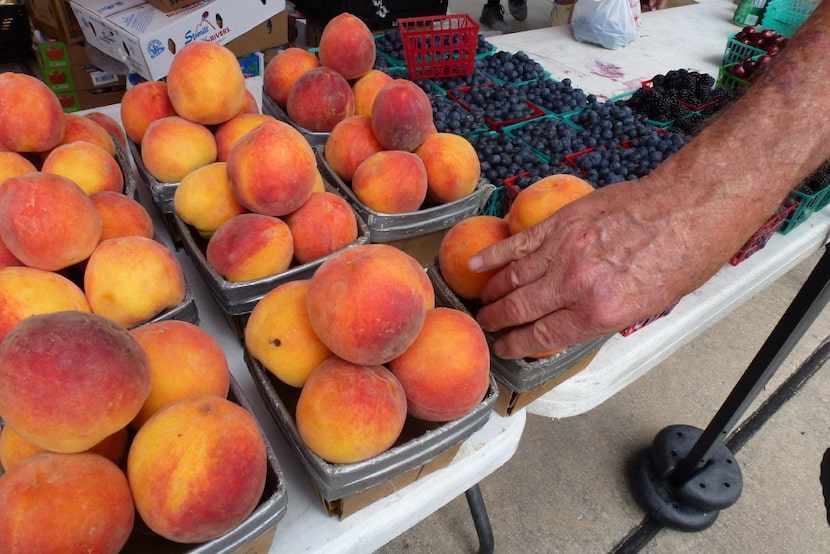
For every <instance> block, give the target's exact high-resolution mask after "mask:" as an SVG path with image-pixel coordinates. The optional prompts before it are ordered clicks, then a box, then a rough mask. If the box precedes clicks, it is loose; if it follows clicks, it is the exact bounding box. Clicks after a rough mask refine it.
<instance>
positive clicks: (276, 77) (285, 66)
mask: <svg viewBox="0 0 830 554" xmlns="http://www.w3.org/2000/svg"><path fill="white" fill-rule="evenodd" d="M315 67H320V60H318V59H317V56H315V55H314V54H313V53H312V52H309V51H308V50H306V49H305V48H300V47H299V46H291V47H289V48H286V49H284V50H280V51H279V52H278V53H277V55H276V56H274V57H273V58H272V59H271V61H269V62H268V64H267V65H266V66H265V72H264V73H263V75H262V88H263V91H264V92H265V94H267V95H268V96H270V97H271V98H272V99H273V100H274V101H275V102H276V103H277V104H279V105H280V106H282V107H285V103H286V102H287V101H288V91H289V90H290V89H291V86H292V85H293V84H294V82H295V81H296V80H297V79H298V78H299V77H300V75H302V74H303V73H305V72H306V71H310V70H312V69H314V68H315Z"/></svg>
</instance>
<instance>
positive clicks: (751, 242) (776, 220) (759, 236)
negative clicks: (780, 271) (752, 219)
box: [729, 200, 798, 266]
mask: <svg viewBox="0 0 830 554" xmlns="http://www.w3.org/2000/svg"><path fill="white" fill-rule="evenodd" d="M797 206H798V201H797V200H795V201H793V200H790V201H788V202H785V203H783V204H781V205H780V206H779V207H778V210H776V212H775V214H773V216H772V217H770V218H769V219H768V220H767V221H766V223H764V224H763V225H761V227H760V228H759V229H758V230H757V231H755V234H754V235H752V236H751V237H749V239H747V241H746V242H745V243H744V244H743V246H741V248H740V249H739V250H738V251H737V252H736V253H735V255H734V256H732V258H731V259H730V260H729V264H730V265H733V266H735V265H738V264H739V263H741V262H742V261H744V260H745V259H747V258H749V257H750V256H752V255H753V254H754V253H756V252H757V251H759V250H761V249H762V248H763V247H764V246H766V245H767V243H768V242H769V239H771V238H772V235H774V234H775V233H776V232H777V231H778V229H780V228H781V226H782V225H783V224H784V221H786V219H787V218H788V217H789V216H790V214H792V213H793V212H794V211H795V209H796V207H797Z"/></svg>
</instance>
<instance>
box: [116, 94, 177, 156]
mask: <svg viewBox="0 0 830 554" xmlns="http://www.w3.org/2000/svg"><path fill="white" fill-rule="evenodd" d="M120 112H121V124H122V125H123V126H124V132H125V133H127V137H129V139H130V140H131V141H133V142H134V143H135V144H141V139H142V138H144V133H145V132H147V127H149V126H150V123H152V122H153V121H155V120H157V119H161V118H163V117H170V116H171V115H176V110H175V109H173V104H171V103H170V96H169V95H168V94H167V83H165V82H164V81H142V82H141V83H139V84H137V85H135V86H134V87H132V88H131V89H128V90H127V91H126V92H125V93H124V96H123V97H121V106H120Z"/></svg>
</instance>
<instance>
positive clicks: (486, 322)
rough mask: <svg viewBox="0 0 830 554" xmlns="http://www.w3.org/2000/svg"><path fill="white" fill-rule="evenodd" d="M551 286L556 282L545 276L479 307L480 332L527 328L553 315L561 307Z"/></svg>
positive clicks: (559, 299)
mask: <svg viewBox="0 0 830 554" xmlns="http://www.w3.org/2000/svg"><path fill="white" fill-rule="evenodd" d="M505 271H509V270H505ZM494 278H495V277H494ZM554 282H556V281H555V280H553V279H551V278H550V277H549V276H546V277H545V279H544V280H537V281H535V282H532V283H529V284H527V285H524V286H520V287H519V288H515V289H514V290H511V291H510V292H508V293H507V294H505V295H504V296H503V297H502V298H499V299H497V300H495V301H493V302H492V303H490V304H485V305H483V306H482V307H481V308H480V309H479V311H478V314H477V317H476V319H477V321H478V322H479V324H480V325H481V327H482V328H483V329H484V330H486V331H490V332H495V331H501V330H503V329H509V328H511V327H518V326H521V325H527V324H529V323H531V322H533V321H536V320H537V319H539V318H541V317H543V316H545V315H546V314H549V313H552V312H555V311H556V310H559V309H561V308H563V307H564V306H565V303H564V299H563V298H562V297H561V295H560V294H559V293H558V291H557V290H556V287H555V286H554V285H548V283H554ZM488 286H489V283H488Z"/></svg>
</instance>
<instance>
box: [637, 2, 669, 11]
mask: <svg viewBox="0 0 830 554" xmlns="http://www.w3.org/2000/svg"><path fill="white" fill-rule="evenodd" d="M668 3H669V0H649V1H648V2H643V3H642V4H641V9H642V10H643V11H648V12H651V11H654V10H662V9H664V8H665V7H666V4H668Z"/></svg>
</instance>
